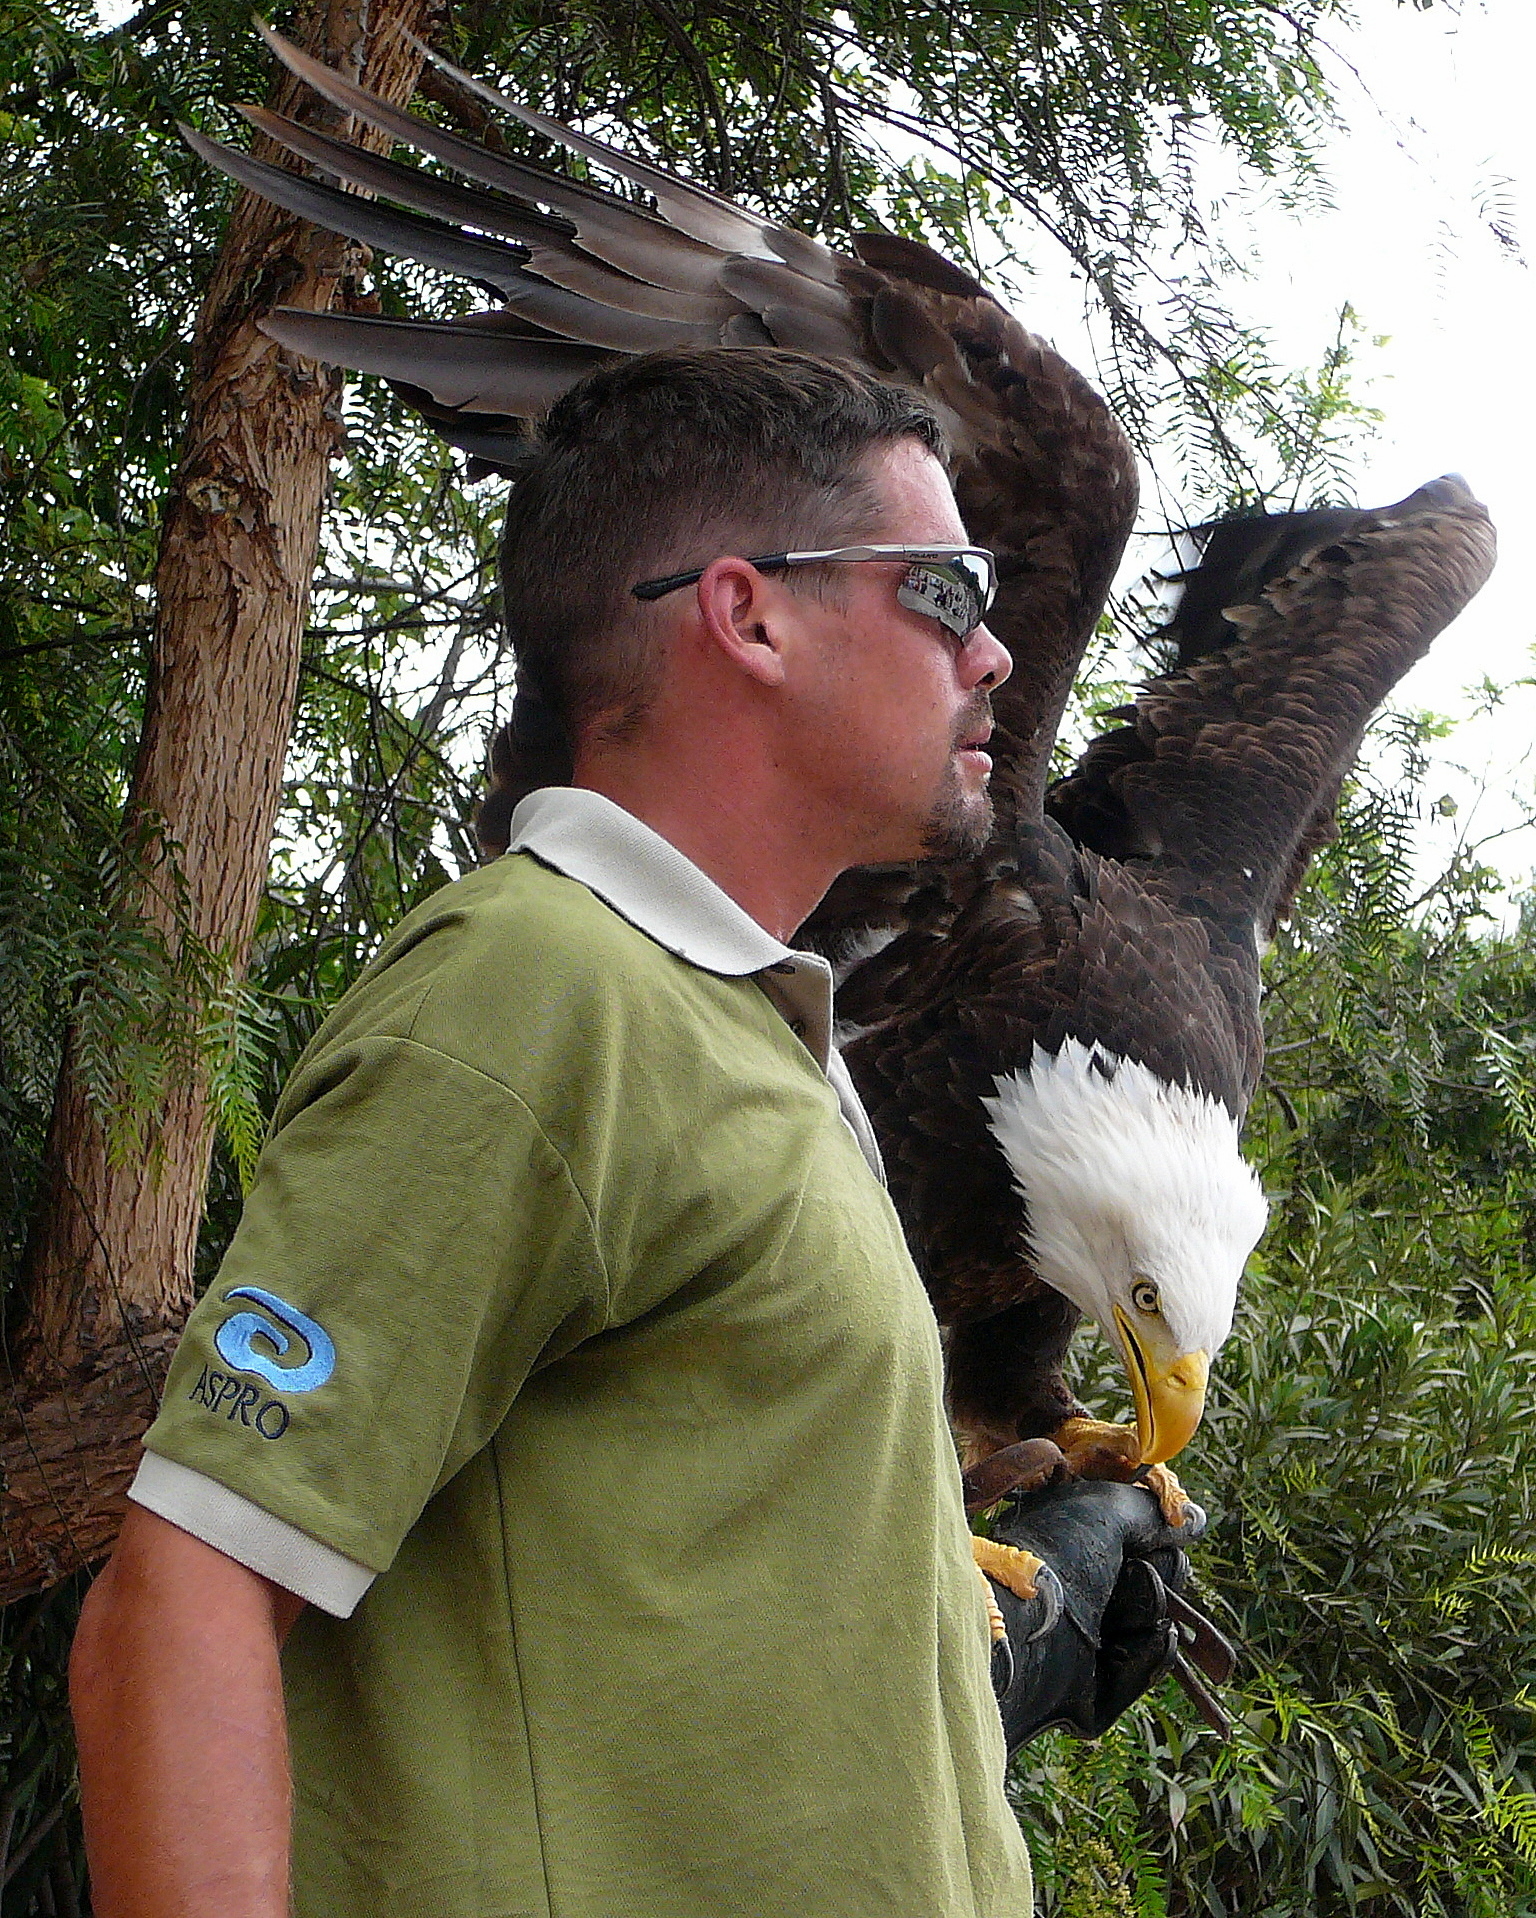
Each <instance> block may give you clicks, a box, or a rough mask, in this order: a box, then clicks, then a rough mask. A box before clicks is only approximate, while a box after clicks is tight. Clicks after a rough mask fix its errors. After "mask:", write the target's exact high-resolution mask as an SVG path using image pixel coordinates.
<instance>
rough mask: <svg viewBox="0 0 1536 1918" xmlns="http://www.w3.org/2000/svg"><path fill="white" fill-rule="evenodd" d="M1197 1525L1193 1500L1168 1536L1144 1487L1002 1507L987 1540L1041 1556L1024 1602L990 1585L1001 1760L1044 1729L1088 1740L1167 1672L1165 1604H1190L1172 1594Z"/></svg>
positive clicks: (1099, 1484)
mask: <svg viewBox="0 0 1536 1918" xmlns="http://www.w3.org/2000/svg"><path fill="white" fill-rule="evenodd" d="M1205 1523H1206V1521H1205V1514H1204V1513H1203V1512H1202V1511H1201V1510H1200V1508H1199V1507H1198V1506H1192V1507H1189V1508H1188V1516H1187V1518H1186V1520H1185V1523H1184V1524H1183V1525H1182V1526H1181V1527H1180V1528H1179V1529H1178V1530H1177V1531H1174V1530H1173V1529H1172V1528H1170V1527H1169V1526H1168V1525H1166V1524H1165V1523H1164V1521H1163V1517H1162V1513H1161V1511H1160V1510H1159V1508H1158V1503H1157V1500H1156V1499H1155V1498H1154V1497H1153V1495H1152V1494H1151V1493H1150V1492H1149V1491H1147V1490H1145V1489H1144V1488H1143V1487H1142V1486H1139V1485H1120V1484H1115V1483H1112V1482H1109V1481H1106V1480H1096V1479H1095V1480H1089V1479H1075V1480H1069V1481H1068V1482H1067V1483H1065V1484H1061V1485H1052V1486H1047V1487H1046V1488H1045V1489H1044V1490H1042V1491H1039V1492H1034V1493H1030V1494H1026V1495H1025V1496H1023V1497H1019V1498H1017V1499H1015V1500H1012V1501H1010V1502H1009V1503H1008V1504H1007V1505H1006V1506H1004V1507H1003V1508H1002V1509H1001V1511H1000V1514H999V1517H998V1520H997V1522H996V1523H994V1525H993V1526H992V1528H991V1535H992V1537H993V1538H994V1539H996V1540H999V1541H1001V1542H1002V1543H1004V1544H1007V1545H1013V1546H1016V1547H1018V1548H1019V1549H1020V1550H1022V1551H1026V1552H1029V1553H1032V1554H1033V1555H1034V1556H1035V1557H1036V1558H1039V1559H1041V1560H1043V1561H1044V1566H1043V1569H1042V1570H1041V1571H1040V1572H1039V1573H1038V1574H1037V1575H1036V1584H1037V1586H1038V1588H1039V1589H1038V1593H1037V1596H1036V1597H1034V1598H1032V1599H1021V1598H1018V1597H1016V1596H1015V1595H1014V1593H1012V1592H1011V1591H1008V1590H1007V1589H1005V1588H1004V1587H1002V1586H999V1585H996V1584H995V1583H994V1585H993V1590H994V1593H995V1595H996V1598H997V1603H998V1606H999V1609H1000V1610H1001V1612H1002V1615H1003V1622H1004V1624H1005V1626H1006V1628H1007V1633H1008V1638H1007V1645H1008V1652H1009V1653H1011V1661H1010V1659H1009V1657H1008V1656H1006V1655H1005V1656H1003V1657H1001V1658H996V1659H994V1665H993V1682H994V1686H995V1688H996V1689H997V1691H998V1708H999V1710H1000V1711H1001V1713H1002V1717H1003V1731H1004V1735H1005V1737H1006V1739H1007V1744H1008V1753H1009V1756H1010V1757H1011V1756H1012V1755H1013V1753H1014V1752H1015V1751H1016V1750H1017V1749H1018V1748H1019V1747H1020V1746H1021V1745H1023V1744H1025V1743H1026V1742H1027V1741H1028V1740H1029V1739H1031V1738H1033V1737H1034V1736H1035V1734H1036V1733H1037V1732H1040V1731H1043V1730H1045V1729H1046V1728H1047V1727H1048V1726H1052V1725H1061V1726H1064V1727H1065V1728H1066V1729H1067V1730H1069V1731H1071V1732H1074V1733H1076V1734H1077V1735H1078V1736H1079V1737H1081V1738H1097V1737H1098V1736H1099V1734H1100V1733H1101V1732H1103V1731H1105V1730H1107V1729H1108V1727H1109V1726H1110V1725H1112V1724H1113V1723H1114V1721H1115V1720H1116V1719H1117V1718H1118V1717H1119V1716H1120V1714H1121V1713H1122V1712H1123V1711H1124V1710H1125V1709H1126V1707H1127V1706H1129V1705H1131V1704H1133V1703H1134V1702H1135V1700H1136V1699H1138V1698H1139V1697H1140V1696H1141V1695H1142V1693H1143V1692H1144V1691H1146V1690H1147V1689H1148V1687H1149V1686H1151V1685H1153V1684H1155V1683H1156V1681H1157V1680H1158V1679H1159V1678H1161V1677H1162V1676H1163V1674H1164V1673H1165V1672H1167V1671H1169V1670H1170V1669H1172V1668H1173V1666H1174V1664H1175V1661H1176V1660H1177V1658H1178V1654H1179V1633H1178V1626H1177V1624H1176V1623H1175V1619H1174V1617H1173V1616H1172V1615H1171V1607H1178V1608H1179V1611H1180V1613H1181V1614H1182V1613H1183V1612H1184V1611H1186V1610H1187V1609H1188V1608H1187V1607H1183V1606H1181V1605H1180V1603H1179V1599H1178V1596H1177V1595H1178V1594H1179V1593H1181V1592H1182V1591H1183V1589H1184V1587H1185V1586H1186V1585H1187V1584H1188V1582H1189V1560H1188V1559H1187V1558H1186V1557H1185V1555H1184V1552H1183V1550H1182V1547H1183V1546H1184V1545H1186V1544H1188V1543H1189V1542H1190V1541H1191V1540H1193V1539H1196V1538H1198V1537H1199V1536H1200V1534H1201V1533H1202V1532H1203V1531H1204V1530H1205ZM998 1651H999V1652H1001V1651H1002V1647H1001V1645H1000V1646H999V1647H998ZM1010 1663H1011V1669H1010Z"/></svg>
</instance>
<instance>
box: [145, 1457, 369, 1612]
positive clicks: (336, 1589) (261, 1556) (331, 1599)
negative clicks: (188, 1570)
mask: <svg viewBox="0 0 1536 1918" xmlns="http://www.w3.org/2000/svg"><path fill="white" fill-rule="evenodd" d="M128 1496H129V1498H131V1499H132V1500H133V1502H134V1504H135V1505H142V1506H144V1507H145V1508H146V1510H148V1511H151V1512H155V1513H157V1514H158V1515H159V1516H160V1517H161V1518H164V1519H169V1520H170V1522H171V1524H172V1525H176V1526H179V1527H180V1528H181V1530H182V1531H184V1532H190V1533H191V1534H192V1536H193V1537H194V1538H200V1539H201V1540H202V1541H203V1543H204V1544H205V1545H211V1546H213V1548H214V1549H215V1551H219V1552H222V1553H223V1554H224V1556H225V1557H226V1558H232V1559H233V1560H234V1561H235V1563H236V1564H237V1565H244V1566H245V1567H246V1568H247V1569H248V1570H249V1571H253V1572H259V1573H260V1574H261V1576H262V1577H263V1578H269V1579H271V1581H272V1583H273V1584H274V1585H281V1586H282V1587H283V1589H284V1591H288V1592H292V1593H293V1594H294V1596H295V1597H296V1598H302V1599H304V1600H306V1601H307V1602H308V1603H309V1604H311V1605H318V1606H319V1607H320V1609H321V1611H322V1612H329V1613H330V1614H331V1616H332V1617H333V1618H350V1617H351V1616H352V1614H353V1612H354V1611H355V1610H356V1608H357V1602H358V1600H359V1599H360V1598H361V1597H362V1595H363V1593H364V1592H366V1591H367V1589H368V1587H369V1586H370V1585H371V1584H372V1583H373V1580H374V1574H373V1573H372V1572H370V1571H369V1569H368V1567H367V1566H366V1565H359V1564H357V1563H356V1562H355V1561H354V1560H353V1559H350V1558H343V1556H342V1555H341V1553H340V1552H334V1551H332V1550H331V1548H330V1546H329V1545H322V1544H321V1543H320V1541H319V1539H317V1538H311V1537H310V1536H309V1534H308V1532H301V1531H300V1530H299V1528H298V1526H296V1525H290V1524H289V1523H288V1521H287V1520H286V1519H281V1518H274V1517H273V1516H272V1514H271V1513H270V1512H267V1511H263V1510H262V1508H261V1507H260V1506H259V1505H255V1504H253V1503H252V1502H251V1500H250V1499H248V1498H243V1497H242V1496H241V1495H240V1493H238V1492H232V1491H230V1489H229V1487H228V1486H227V1485H221V1484H220V1483H219V1481H218V1480H217V1479H215V1478H209V1477H207V1475H206V1474H205V1473H202V1472H194V1471H193V1470H192V1469H191V1468H190V1467H189V1466H186V1465H178V1464H177V1463H176V1462H175V1460H174V1459H168V1458H162V1457H161V1456H160V1454H159V1453H158V1452H146V1453H145V1454H144V1460H143V1463H142V1464H141V1465H140V1466H139V1470H138V1474H137V1476H136V1477H135V1479H134V1481H133V1483H132V1485H130V1486H129V1488H128Z"/></svg>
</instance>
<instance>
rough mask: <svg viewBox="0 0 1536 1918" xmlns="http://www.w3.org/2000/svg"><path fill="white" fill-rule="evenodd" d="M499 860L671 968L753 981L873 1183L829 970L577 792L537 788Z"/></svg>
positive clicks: (656, 841) (632, 825)
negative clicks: (567, 882) (522, 860)
mask: <svg viewBox="0 0 1536 1918" xmlns="http://www.w3.org/2000/svg"><path fill="white" fill-rule="evenodd" d="M507 850H508V851H509V852H529V853H532V854H533V856H534V857H535V858H536V859H538V860H540V861H541V862H542V863H543V864H544V865H546V866H552V867H553V868H554V869H555V871H556V872H559V873H564V875H565V876H566V878H567V879H574V880H577V881H578V882H579V883H580V884H581V885H583V886H585V887H586V888H587V890H588V891H589V892H594V893H596V895H597V896H598V898H599V899H601V900H602V901H603V902H604V904H605V905H609V906H611V907H612V908H613V910H614V911H615V912H616V913H618V915H619V917H620V918H621V919H627V920H628V921H629V923H630V924H631V925H632V926H634V927H635V928H636V930H637V931H640V932H643V933H644V934H645V935H646V937H647V938H648V939H654V940H655V941H656V943H657V945H659V946H665V947H666V949H667V951H668V952H672V953H675V954H676V955H677V957H678V958H679V959H685V960H687V962H688V964H689V965H691V966H697V967H699V968H700V970H701V971H703V972H713V973H717V974H719V975H720V977H722V978H725V979H744V978H748V977H752V976H756V978H757V980H758V983H759V984H760V985H761V987H762V989H763V991H764V992H765V993H766V994H767V996H768V998H769V1000H770V1002H771V1003H772V1005H773V1007H774V1009H775V1011H777V1012H778V1013H779V1014H780V1016H781V1017H782V1018H783V1019H784V1021H785V1022H786V1024H788V1026H789V1027H790V1029H791V1030H792V1031H793V1032H794V1033H795V1034H796V1035H797V1036H798V1037H799V1038H800V1040H801V1041H802V1042H803V1043H804V1045H805V1048H806V1050H807V1051H808V1052H809V1053H810V1054H811V1056H812V1058H813V1059H815V1061H816V1063H817V1065H819V1066H820V1067H821V1069H822V1071H823V1072H825V1073H826V1074H827V1076H828V1078H829V1079H830V1080H831V1082H832V1087H833V1090H834V1091H835V1092H836V1094H837V1099H838V1104H839V1106H840V1107H841V1108H842V1113H843V1117H844V1118H845V1119H846V1120H847V1121H848V1125H849V1128H850V1130H851V1131H852V1132H853V1135H854V1137H855V1138H856V1139H857V1140H858V1142H859V1146H860V1148H861V1149H862V1151H863V1153H864V1156H865V1158H866V1159H868V1160H869V1162H870V1165H871V1166H872V1168H873V1169H874V1172H875V1174H876V1176H877V1177H878V1178H880V1179H881V1180H882V1182H883V1180H884V1176H885V1175H884V1171H883V1169H882V1167H881V1164H880V1153H879V1148H878V1147H877V1146H876V1144H875V1138H874V1133H873V1131H872V1130H871V1128H870V1124H869V1119H868V1117H867V1116H866V1114H865V1112H864V1109H863V1107H862V1105H860V1103H859V1098H858V1094H857V1093H856V1092H855V1091H854V1088H853V1082H852V1080H851V1079H850V1078H849V1076H848V1068H847V1067H846V1066H845V1065H844V1064H843V1062H842V1060H841V1059H840V1058H839V1057H838V1055H837V1054H836V1052H835V1051H834V1050H833V1048H832V968H831V966H830V965H829V964H828V963H827V961H826V960H825V959H823V958H822V957H821V955H820V954H819V953H814V952H796V951H795V950H794V949H793V948H792V947H790V946H786V945H783V944H781V943H780V941H779V940H777V939H775V938H774V937H773V935H772V934H771V933H769V932H766V931H764V929H763V928H762V927H761V926H760V925H759V924H758V923H757V921H756V920H755V919H754V918H753V917H752V916H751V914H750V913H748V912H747V911H745V910H744V909H743V908H742V907H741V906H739V905H737V903H736V901H735V900H734V899H732V898H731V896H730V894H729V893H727V892H724V891H722V889H721V888H720V887H719V886H717V885H716V884H715V882H714V880H713V879H711V878H710V877H709V876H708V874H707V873H703V872H701V871H700V870H699V868H698V867H697V866H696V865H695V864H694V863H693V861H692V860H691V859H689V858H688V857H687V855H686V854H684V853H681V852H679V851H678V849H677V847H676V846H674V845H672V844H671V842H670V841H669V840H666V839H663V838H662V836H661V834H660V833H658V832H654V831H653V830H652V829H651V828H650V827H649V826H647V825H646V824H645V822H644V821H643V820H640V819H636V818H635V816H634V814H633V813H628V812H625V810H624V808H623V807H622V806H616V805H615V804H614V803H613V801H612V800H611V799H605V798H604V797H603V795H602V794H601V793H595V792H591V791H589V790H588V789H587V788H586V787H584V786H543V787H541V788H540V789H539V790H538V791H537V792H531V793H529V795H528V797H527V798H526V799H524V800H523V801H522V803H521V804H520V805H519V806H518V808H517V810H516V811H515V812H514V813H513V815H512V831H511V840H510V843H509V845H508V848H507Z"/></svg>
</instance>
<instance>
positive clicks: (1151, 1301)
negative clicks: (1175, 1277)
mask: <svg viewBox="0 0 1536 1918" xmlns="http://www.w3.org/2000/svg"><path fill="white" fill-rule="evenodd" d="M1159 1303H1160V1301H1159V1297H1158V1290H1157V1287H1156V1286H1155V1285H1154V1284H1153V1283H1152V1281H1151V1280H1150V1279H1138V1280H1137V1281H1136V1283H1135V1284H1134V1285H1133V1286H1132V1287H1131V1304H1132V1305H1134V1306H1135V1308H1136V1310H1137V1311H1138V1312H1155V1311H1157V1309H1158V1306H1159Z"/></svg>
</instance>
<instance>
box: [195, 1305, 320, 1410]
mask: <svg viewBox="0 0 1536 1918" xmlns="http://www.w3.org/2000/svg"><path fill="white" fill-rule="evenodd" d="M224 1297H225V1300H226V1301H228V1300H230V1299H254V1300H255V1301H256V1303H257V1304H258V1305H260V1306H263V1307H265V1309H266V1312H269V1313H270V1314H271V1315H272V1316H271V1318H267V1317H265V1316H264V1315H263V1313H261V1312H236V1313H235V1314H234V1316H233V1317H232V1318H228V1319H226V1320H225V1321H224V1323H223V1324H222V1325H221V1326H220V1327H219V1329H218V1331H217V1332H215V1333H214V1335H213V1343H214V1349H215V1350H216V1351H217V1352H218V1355H219V1357H220V1358H221V1359H223V1361H224V1363H225V1364H226V1365H228V1366H232V1367H233V1368H234V1370H235V1371H237V1372H254V1373H255V1375H256V1377H257V1378H259V1379H265V1380H266V1382H267V1384H268V1385H270V1386H271V1387H272V1389H273V1391H274V1392H313V1391H314V1390H315V1389H316V1388H317V1387H318V1386H321V1385H324V1383H325V1382H326V1380H327V1379H328V1378H329V1377H330V1376H331V1374H332V1373H333V1372H334V1371H335V1370H336V1347H335V1346H334V1345H333V1344H332V1343H331V1337H330V1334H329V1333H328V1332H327V1331H326V1330H325V1328H324V1327H323V1326H319V1325H316V1323H315V1321H314V1320H313V1319H311V1318H307V1317H306V1316H305V1315H304V1313H302V1312H300V1311H299V1310H298V1309H297V1307H295V1306H292V1305H289V1304H288V1303H287V1301H286V1300H284V1299H280V1298H278V1297H277V1296H276V1294H275V1293H272V1292H263V1291H262V1289H261V1287H260V1286H259V1285H237V1286H235V1287H234V1289H233V1290H232V1291H229V1292H226V1293H225V1294H224ZM273 1319H276V1321H277V1324H276V1325H274V1324H273V1323H272V1320H273ZM283 1327H286V1328H287V1329H286V1330H283V1329H281V1328H283ZM290 1332H292V1333H294V1334H295V1335H296V1336H297V1337H298V1338H299V1339H300V1340H302V1341H303V1344H304V1346H305V1347H306V1356H305V1357H304V1358H303V1359H302V1360H301V1361H300V1363H299V1364H297V1365H292V1364H290V1365H280V1364H279V1363H278V1360H280V1359H282V1358H285V1357H286V1356H287V1354H288V1353H289V1351H290V1350H291V1349H292V1347H293V1339H291V1338H290V1337H289V1336H288V1334H289V1333H290ZM257 1339H260V1340H262V1341H263V1342H264V1344H265V1345H266V1346H267V1347H269V1348H270V1350H271V1352H272V1353H273V1354H274V1356H273V1357H270V1358H269V1357H268V1355H267V1352H265V1351H263V1350H261V1349H259V1348H258V1346H257V1345H256V1344H255V1341H256V1340H257Z"/></svg>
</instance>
